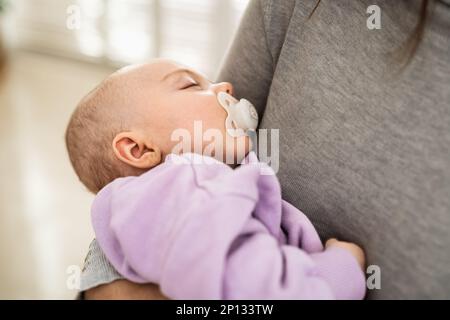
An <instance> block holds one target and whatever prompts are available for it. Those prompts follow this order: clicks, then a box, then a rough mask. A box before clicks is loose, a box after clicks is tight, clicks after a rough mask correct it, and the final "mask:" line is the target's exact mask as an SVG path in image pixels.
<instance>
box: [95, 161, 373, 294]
mask: <svg viewBox="0 0 450 320" xmlns="http://www.w3.org/2000/svg"><path fill="white" fill-rule="evenodd" d="M262 169H264V172H267V171H268V170H270V168H269V167H268V166H267V165H266V164H264V163H261V162H259V161H258V159H257V158H256V155H255V154H254V153H250V154H249V155H248V157H247V158H246V160H245V161H244V163H243V164H242V165H241V166H240V167H238V168H237V169H231V168H230V167H229V166H227V165H225V164H224V163H222V162H219V161H216V160H214V159H212V158H209V157H205V156H201V155H196V154H183V155H180V156H178V155H174V154H171V155H169V156H167V158H166V161H165V162H164V163H162V164H160V165H159V166H157V167H155V168H153V169H151V170H150V171H148V172H146V173H145V174H142V175H141V176H139V177H125V178H119V179H116V180H115V181H113V182H112V183H110V184H108V185H107V186H106V187H105V188H103V189H102V190H101V191H100V192H99V193H98V195H97V196H96V198H95V200H94V203H93V205H92V223H93V227H94V230H95V234H96V237H97V241H98V243H99V245H100V247H101V248H102V250H103V251H104V253H105V254H106V256H107V257H108V259H109V261H110V262H111V264H112V265H113V266H114V267H115V268H116V269H117V271H118V272H119V273H120V274H122V275H123V276H124V277H125V278H127V279H129V280H131V281H134V282H138V283H146V282H152V283H156V284H159V286H160V288H161V291H162V292H163V293H164V294H165V295H166V296H167V297H169V298H172V299H362V298H363V297H364V294H365V277H364V273H363V272H362V270H361V269H360V267H359V265H358V263H357V261H356V259H355V258H354V257H353V256H351V254H350V253H349V252H347V251H346V250H344V249H341V248H335V247H334V248H329V249H326V250H324V248H323V246H322V243H321V241H320V239H319V236H318V234H317V232H316V231H315V229H314V227H313V226H312V224H311V222H310V221H309V220H308V219H307V218H306V216H305V215H304V214H303V213H302V212H300V211H299V210H298V209H296V208H295V207H293V206H292V205H290V204H289V203H287V202H286V201H284V200H282V199H281V190H280V185H279V183H278V180H277V178H276V176H275V175H262V174H261V171H262Z"/></svg>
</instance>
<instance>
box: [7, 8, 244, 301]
mask: <svg viewBox="0 0 450 320" xmlns="http://www.w3.org/2000/svg"><path fill="white" fill-rule="evenodd" d="M247 2H248V0H164V1H163V0H71V1H70V0H9V1H8V0H0V147H1V152H0V177H1V184H0V237H1V238H0V299H72V298H74V297H75V295H76V293H77V292H76V290H74V289H73V288H69V287H68V286H67V283H66V282H67V281H68V278H69V276H71V275H74V269H73V268H74V267H72V268H71V266H79V267H80V268H81V267H82V265H83V260H84V256H85V254H86V253H87V249H88V246H89V243H90V241H91V240H92V238H93V231H92V229H91V225H90V213H89V210H90V203H91V201H92V198H93V196H92V195H91V194H89V193H88V192H87V191H86V190H85V189H84V188H83V186H82V185H81V184H80V183H79V182H78V180H77V178H76V176H75V174H74V172H73V170H72V168H71V166H70V163H69V160H68V157H67V155H66V150H65V145H64V131H65V127H66V124H67V122H68V119H69V117H70V115H71V113H72V111H73V109H74V107H75V105H76V104H77V102H78V101H79V100H80V99H81V98H82V96H83V95H84V94H86V93H87V92H88V91H89V90H90V89H92V88H93V87H94V86H95V85H96V84H98V83H99V82H100V81H101V80H102V79H103V78H104V77H106V76H107V75H108V74H110V73H111V72H113V71H114V70H116V69H117V68H119V67H121V66H124V65H127V64H130V63H138V62H143V61H147V60H149V59H151V58H153V57H166V58H172V59H175V60H177V61H179V62H181V63H183V64H186V65H189V66H191V67H193V68H195V69H197V70H200V71H202V72H203V73H204V74H206V75H207V76H208V77H210V78H215V77H216V75H217V72H218V70H219V68H220V64H221V61H222V59H223V57H224V55H225V53H226V50H227V48H228V46H229V45H230V42H231V40H232V39H233V35H234V33H235V31H236V28H237V27H238V24H239V19H240V18H241V16H242V13H243V11H244V10H245V7H246V6H247ZM71 283H72V284H73V282H71Z"/></svg>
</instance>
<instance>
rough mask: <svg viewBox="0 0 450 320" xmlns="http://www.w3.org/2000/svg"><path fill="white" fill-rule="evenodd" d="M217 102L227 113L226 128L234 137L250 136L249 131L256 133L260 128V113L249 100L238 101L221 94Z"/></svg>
mask: <svg viewBox="0 0 450 320" xmlns="http://www.w3.org/2000/svg"><path fill="white" fill-rule="evenodd" d="M217 100H219V103H220V105H221V106H222V107H223V108H224V109H225V111H226V112H227V118H226V119H225V128H226V129H227V133H228V134H229V135H230V136H232V137H234V138H237V137H240V136H243V135H248V131H255V130H256V127H257V126H258V113H257V112H256V109H255V107H254V106H253V104H251V103H250V101H248V100H247V99H241V100H237V99H236V98H234V97H233V96H232V95H230V94H228V93H226V92H219V93H218V94H217Z"/></svg>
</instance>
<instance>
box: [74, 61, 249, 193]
mask: <svg viewBox="0 0 450 320" xmlns="http://www.w3.org/2000/svg"><path fill="white" fill-rule="evenodd" d="M220 92H227V93H229V94H231V95H232V94H233V87H232V85H231V84H230V83H227V82H223V83H217V84H216V83H211V82H210V81H209V80H208V79H206V78H205V77H204V76H202V75H201V74H199V73H197V72H195V71H193V70H191V69H188V68H185V67H183V66H181V65H179V64H176V63H174V62H172V61H169V60H162V59H158V60H155V61H153V62H151V63H148V64H143V65H136V66H130V67H126V68H123V69H121V70H119V71H117V72H115V73H113V74H112V75H110V76H109V77H108V78H107V79H105V80H104V81H103V82H102V83H101V84H100V85H99V86H97V87H96V88H95V89H94V90H92V91H91V92H90V93H89V94H88V95H87V96H86V97H84V98H83V99H82V100H81V102H80V103H79V105H78V106H77V108H76V110H75V112H74V113H73V115H72V117H71V119H70V122H69V125H68V127H67V131H66V144H67V149H68V152H69V157H70V160H71V162H72V165H73V167H74V169H75V171H76V173H77V175H78V177H79V178H80V180H81V181H82V182H83V183H84V185H85V186H86V187H87V188H88V189H89V190H90V191H92V192H94V193H97V192H98V191H99V190H100V189H102V188H103V187H104V186H105V185H106V184H108V183H109V182H111V181H113V180H114V179H116V178H118V177H125V176H132V175H140V174H142V173H144V172H146V171H147V170H149V169H151V168H153V167H155V166H157V165H158V164H160V163H161V162H163V161H164V159H165V157H166V156H167V155H168V154H170V153H183V152H197V153H199V152H201V153H204V151H205V149H208V150H220V151H221V152H214V151H213V152H210V153H211V154H210V155H211V156H213V157H216V158H217V159H218V160H220V161H224V159H225V158H226V159H230V158H232V159H233V161H234V163H232V164H237V163H238V162H239V161H240V160H241V159H242V156H243V155H245V154H247V153H248V151H249V150H250V148H251V141H250V139H249V137H248V136H245V135H240V136H238V137H234V136H231V135H229V134H227V130H226V128H225V119H226V117H227V112H226V111H225V109H224V108H223V107H222V106H221V105H220V104H219V101H218V98H217V95H218V94H219V93H220ZM199 121H201V122H199ZM199 124H201V130H202V132H207V131H208V130H209V131H212V130H214V131H215V132H219V133H220V135H215V136H214V138H212V137H210V139H211V138H212V140H211V141H208V140H207V139H205V138H202V136H200V137H199V136H198V125H199ZM195 126H197V128H195V130H194V127H195ZM177 130H178V132H180V130H182V132H185V133H189V135H190V137H191V140H190V141H189V143H188V145H189V148H186V147H184V148H181V149H180V148H179V145H180V141H179V140H177V139H174V136H177V134H175V135H174V133H176V132H177ZM178 138H179V137H178ZM199 139H200V140H199ZM195 140H197V141H195ZM185 142H186V141H185ZM196 143H197V146H198V144H199V143H200V148H194V144H196ZM184 145H186V144H184ZM211 145H213V147H212V146H211ZM186 149H189V150H186ZM230 155H231V156H230ZM227 163H228V162H227Z"/></svg>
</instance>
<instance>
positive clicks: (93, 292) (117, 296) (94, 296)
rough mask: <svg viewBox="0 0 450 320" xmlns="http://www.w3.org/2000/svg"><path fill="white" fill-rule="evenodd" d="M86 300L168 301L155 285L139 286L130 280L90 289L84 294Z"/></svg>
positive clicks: (117, 281)
mask: <svg viewBox="0 0 450 320" xmlns="http://www.w3.org/2000/svg"><path fill="white" fill-rule="evenodd" d="M84 299H86V300H165V299H167V298H166V297H165V296H164V295H163V294H162V293H161V291H160V290H159V287H158V286H157V285H155V284H152V283H148V284H138V283H134V282H131V281H128V280H116V281H113V282H111V283H107V284H103V285H100V286H97V287H95V288H92V289H89V290H87V291H86V292H85V293H84Z"/></svg>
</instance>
